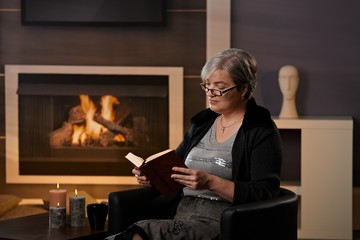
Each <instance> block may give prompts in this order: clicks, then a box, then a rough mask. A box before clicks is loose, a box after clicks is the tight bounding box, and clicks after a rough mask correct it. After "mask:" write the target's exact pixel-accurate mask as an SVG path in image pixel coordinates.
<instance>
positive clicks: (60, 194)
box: [49, 183, 66, 207]
mask: <svg viewBox="0 0 360 240" xmlns="http://www.w3.org/2000/svg"><path fill="white" fill-rule="evenodd" d="M49 193H50V204H49V206H50V207H57V204H58V203H59V207H66V190H65V189H60V186H59V183H58V184H57V188H56V189H52V190H50V192H49Z"/></svg>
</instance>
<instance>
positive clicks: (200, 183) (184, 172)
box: [171, 167, 213, 190]
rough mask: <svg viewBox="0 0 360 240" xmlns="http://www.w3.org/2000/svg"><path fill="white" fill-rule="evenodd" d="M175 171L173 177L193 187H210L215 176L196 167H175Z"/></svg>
mask: <svg viewBox="0 0 360 240" xmlns="http://www.w3.org/2000/svg"><path fill="white" fill-rule="evenodd" d="M172 170H173V171H174V172H178V173H179V174H178V173H174V174H172V175H171V178H172V179H174V180H175V181H177V182H178V183H181V184H182V185H184V186H186V187H189V188H191V189H194V190H195V189H209V188H210V182H211V179H212V177H213V175H211V174H210V173H207V172H204V171H199V170H195V169H189V168H182V167H173V169H172Z"/></svg>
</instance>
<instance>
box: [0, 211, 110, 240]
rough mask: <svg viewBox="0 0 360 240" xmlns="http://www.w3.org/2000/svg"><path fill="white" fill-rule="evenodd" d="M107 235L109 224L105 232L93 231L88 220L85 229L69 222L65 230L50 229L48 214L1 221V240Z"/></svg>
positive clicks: (86, 237) (76, 237) (84, 237)
mask: <svg viewBox="0 0 360 240" xmlns="http://www.w3.org/2000/svg"><path fill="white" fill-rule="evenodd" d="M107 235H108V234H107V224H105V229H104V230H103V231H92V230H91V229H90V225H89V221H88V220H87V219H86V224H85V226H83V227H71V226H70V225H69V224H68V221H67V226H66V227H65V228H60V229H53V228H49V214H48V213H42V214H36V215H31V216H27V217H21V218H15V219H10V220H5V221H0V239H12V240H14V239H28V240H32V239H33V240H35V239H52V240H64V239H104V238H105V237H106V236H107Z"/></svg>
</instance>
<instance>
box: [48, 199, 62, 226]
mask: <svg viewBox="0 0 360 240" xmlns="http://www.w3.org/2000/svg"><path fill="white" fill-rule="evenodd" d="M65 225H66V207H61V206H60V203H57V206H55V207H50V209H49V226H50V228H61V227H65Z"/></svg>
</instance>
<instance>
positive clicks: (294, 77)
mask: <svg viewBox="0 0 360 240" xmlns="http://www.w3.org/2000/svg"><path fill="white" fill-rule="evenodd" d="M298 86H299V74H298V70H297V69H296V67H294V66H292V65H285V66H283V67H281V68H280V70H279V87H280V90H281V93H282V95H283V102H282V107H281V111H280V114H279V118H298V117H299V115H298V113H297V110H296V91H297V89H298Z"/></svg>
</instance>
